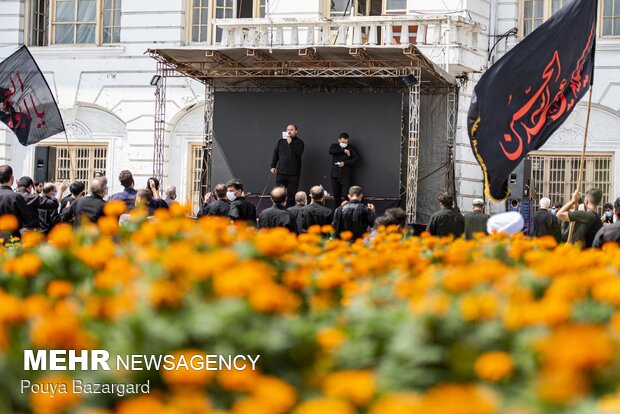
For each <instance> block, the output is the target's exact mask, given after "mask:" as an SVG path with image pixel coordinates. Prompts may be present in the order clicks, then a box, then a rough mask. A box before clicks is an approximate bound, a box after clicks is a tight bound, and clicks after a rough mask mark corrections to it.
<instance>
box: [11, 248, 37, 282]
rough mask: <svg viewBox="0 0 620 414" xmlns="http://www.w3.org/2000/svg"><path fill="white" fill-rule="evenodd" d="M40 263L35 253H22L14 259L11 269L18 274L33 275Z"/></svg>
mask: <svg viewBox="0 0 620 414" xmlns="http://www.w3.org/2000/svg"><path fill="white" fill-rule="evenodd" d="M42 264H43V263H42V262H41V259H40V258H39V256H37V255H36V254H34V253H24V254H22V255H21V256H20V257H18V258H16V259H15V261H14V262H13V269H12V270H13V273H15V274H17V275H19V276H24V277H33V276H36V275H37V274H38V273H39V270H40V269H41V265H42Z"/></svg>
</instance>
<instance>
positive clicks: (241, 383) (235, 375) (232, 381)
mask: <svg viewBox="0 0 620 414" xmlns="http://www.w3.org/2000/svg"><path fill="white" fill-rule="evenodd" d="M258 376H259V373H258V372H256V371H254V370H252V369H250V368H248V367H246V368H245V369H242V370H237V369H231V370H228V369H225V370H222V371H219V372H218V374H217V381H218V383H219V384H220V386H221V387H222V388H224V389H226V390H230V391H237V392H242V391H249V390H250V389H251V387H252V385H253V384H254V383H255V382H256V380H257V378H258Z"/></svg>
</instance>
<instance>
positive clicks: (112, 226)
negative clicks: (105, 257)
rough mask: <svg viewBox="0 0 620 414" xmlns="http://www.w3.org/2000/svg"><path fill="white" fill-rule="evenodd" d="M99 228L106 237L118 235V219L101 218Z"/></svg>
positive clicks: (112, 217) (113, 217)
mask: <svg viewBox="0 0 620 414" xmlns="http://www.w3.org/2000/svg"><path fill="white" fill-rule="evenodd" d="M123 204H125V203H123ZM97 226H98V227H99V230H101V233H103V234H105V235H106V236H113V235H115V234H116V233H118V218H116V217H115V216H103V217H100V218H99V220H98V221H97Z"/></svg>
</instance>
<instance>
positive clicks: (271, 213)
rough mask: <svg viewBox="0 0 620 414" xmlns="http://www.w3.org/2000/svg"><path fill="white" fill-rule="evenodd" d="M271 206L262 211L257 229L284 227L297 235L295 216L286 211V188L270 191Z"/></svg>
mask: <svg viewBox="0 0 620 414" xmlns="http://www.w3.org/2000/svg"><path fill="white" fill-rule="evenodd" d="M271 201H272V202H273V206H271V207H269V208H268V209H265V210H263V212H262V213H260V216H259V218H258V228H259V229H269V228H274V227H285V228H287V229H289V231H291V232H293V233H297V232H298V230H297V224H296V223H295V215H294V214H293V213H291V212H290V211H288V210H287V209H286V188H284V187H276V188H274V189H273V190H271Z"/></svg>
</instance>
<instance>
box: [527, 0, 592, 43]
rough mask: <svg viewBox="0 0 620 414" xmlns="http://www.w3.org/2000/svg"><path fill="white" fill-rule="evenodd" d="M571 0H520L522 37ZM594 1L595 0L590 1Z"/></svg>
mask: <svg viewBox="0 0 620 414" xmlns="http://www.w3.org/2000/svg"><path fill="white" fill-rule="evenodd" d="M572 1H573V0H522V1H521V34H522V36H523V37H525V36H527V35H529V34H530V33H532V32H533V31H534V30H536V29H537V28H538V27H539V26H540V25H541V24H543V22H544V21H545V20H547V19H548V18H549V17H551V16H553V15H554V14H555V13H556V12H558V11H559V10H560V9H561V8H562V7H564V6H566V5H567V4H569V3H570V2H572ZM592 1H595V0H592Z"/></svg>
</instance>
